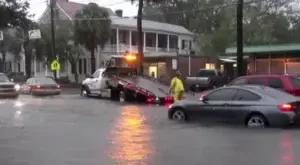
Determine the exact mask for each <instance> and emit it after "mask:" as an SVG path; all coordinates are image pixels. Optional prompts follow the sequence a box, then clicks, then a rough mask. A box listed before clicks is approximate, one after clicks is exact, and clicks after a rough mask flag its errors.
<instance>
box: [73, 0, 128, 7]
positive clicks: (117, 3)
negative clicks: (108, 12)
mask: <svg viewBox="0 0 300 165" xmlns="http://www.w3.org/2000/svg"><path fill="white" fill-rule="evenodd" d="M77 2H78V1H77ZM79 2H86V1H84V0H82V1H79ZM75 3H76V2H75ZM124 3H128V2H126V1H125V2H124V1H123V2H116V3H111V4H108V5H101V6H103V7H108V6H114V5H120V4H124ZM97 4H98V3H97ZM98 5H99V4H98ZM99 6H100V5H99Z"/></svg>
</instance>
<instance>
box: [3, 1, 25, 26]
mask: <svg viewBox="0 0 300 165" xmlns="http://www.w3.org/2000/svg"><path fill="white" fill-rule="evenodd" d="M28 8H29V3H28V1H18V0H4V1H3V0H1V1H0V28H4V27H11V26H21V25H23V24H24V22H26V21H27V18H26V16H27V13H28V12H27V10H28Z"/></svg>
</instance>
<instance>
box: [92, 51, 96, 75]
mask: <svg viewBox="0 0 300 165" xmlns="http://www.w3.org/2000/svg"><path fill="white" fill-rule="evenodd" d="M95 59H96V58H95V49H92V50H91V69H92V70H91V71H92V73H91V74H93V73H94V72H95V71H96V60H95Z"/></svg>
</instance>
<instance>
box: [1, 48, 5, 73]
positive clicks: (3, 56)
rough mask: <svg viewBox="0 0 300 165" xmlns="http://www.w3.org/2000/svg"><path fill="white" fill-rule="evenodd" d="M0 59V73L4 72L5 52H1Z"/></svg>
mask: <svg viewBox="0 0 300 165" xmlns="http://www.w3.org/2000/svg"><path fill="white" fill-rule="evenodd" d="M1 54H2V59H1V65H2V66H1V72H3V73H4V72H5V61H6V51H2V52H1Z"/></svg>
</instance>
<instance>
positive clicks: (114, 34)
mask: <svg viewBox="0 0 300 165" xmlns="http://www.w3.org/2000/svg"><path fill="white" fill-rule="evenodd" d="M111 34H112V35H111V38H110V43H111V44H113V45H115V44H117V30H116V29H113V30H112V33H111Z"/></svg>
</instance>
